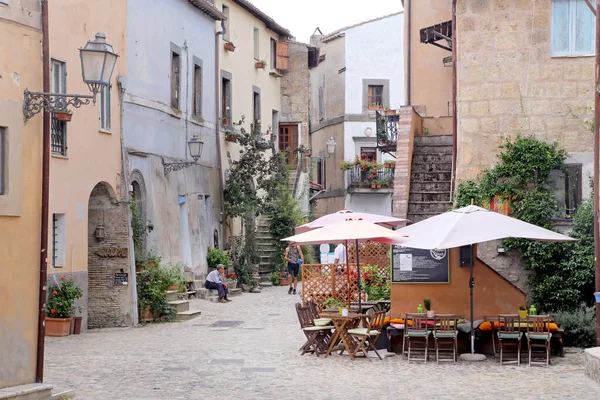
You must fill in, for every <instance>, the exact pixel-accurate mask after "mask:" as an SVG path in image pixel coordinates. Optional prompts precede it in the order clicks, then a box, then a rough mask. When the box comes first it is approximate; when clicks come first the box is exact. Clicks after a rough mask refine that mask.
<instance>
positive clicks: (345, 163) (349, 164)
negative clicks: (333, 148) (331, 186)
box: [339, 160, 354, 171]
mask: <svg viewBox="0 0 600 400" xmlns="http://www.w3.org/2000/svg"><path fill="white" fill-rule="evenodd" d="M339 166H340V169H341V170H342V171H348V170H350V169H353V168H354V162H351V161H345V160H342V161H340V164H339Z"/></svg>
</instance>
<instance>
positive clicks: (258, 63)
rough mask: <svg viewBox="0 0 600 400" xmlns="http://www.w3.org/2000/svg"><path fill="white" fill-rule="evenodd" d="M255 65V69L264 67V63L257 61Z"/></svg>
mask: <svg viewBox="0 0 600 400" xmlns="http://www.w3.org/2000/svg"><path fill="white" fill-rule="evenodd" d="M255 65H256V68H257V69H263V68H265V64H263V63H261V62H257V63H256V64H255Z"/></svg>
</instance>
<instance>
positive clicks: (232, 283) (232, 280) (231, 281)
mask: <svg viewBox="0 0 600 400" xmlns="http://www.w3.org/2000/svg"><path fill="white" fill-rule="evenodd" d="M237 277H238V276H237V274H225V279H226V281H227V287H228V288H230V289H235V288H236V287H237Z"/></svg>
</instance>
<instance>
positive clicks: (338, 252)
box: [333, 243, 346, 264]
mask: <svg viewBox="0 0 600 400" xmlns="http://www.w3.org/2000/svg"><path fill="white" fill-rule="evenodd" d="M333 254H334V256H333V258H334V260H333V263H334V264H346V246H344V245H343V244H341V243H340V244H338V245H337V247H336V248H335V252H334V253H333Z"/></svg>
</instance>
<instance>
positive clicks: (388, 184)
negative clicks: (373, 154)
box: [339, 157, 394, 194]
mask: <svg viewBox="0 0 600 400" xmlns="http://www.w3.org/2000/svg"><path fill="white" fill-rule="evenodd" d="M339 167H340V169H341V170H342V171H345V174H346V181H347V183H348V193H374V192H375V193H385V194H389V193H393V187H392V186H393V182H394V169H392V168H385V167H384V165H383V164H380V163H377V162H374V161H370V160H368V159H366V158H363V159H361V158H359V157H357V158H356V159H355V160H354V161H341V162H340V163H339Z"/></svg>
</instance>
